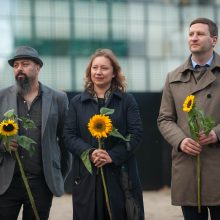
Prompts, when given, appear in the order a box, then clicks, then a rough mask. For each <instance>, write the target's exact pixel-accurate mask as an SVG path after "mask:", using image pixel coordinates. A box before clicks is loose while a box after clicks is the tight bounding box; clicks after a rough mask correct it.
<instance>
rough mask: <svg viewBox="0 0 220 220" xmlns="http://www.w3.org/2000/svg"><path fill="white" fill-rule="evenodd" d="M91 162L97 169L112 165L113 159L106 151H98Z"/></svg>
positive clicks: (93, 154) (95, 151) (94, 153)
mask: <svg viewBox="0 0 220 220" xmlns="http://www.w3.org/2000/svg"><path fill="white" fill-rule="evenodd" d="M91 161H92V162H93V163H94V165H95V166H96V167H102V166H104V165H105V164H108V163H112V159H111V157H110V156H109V154H108V153H107V151H106V150H103V149H96V150H94V151H93V152H92V154H91Z"/></svg>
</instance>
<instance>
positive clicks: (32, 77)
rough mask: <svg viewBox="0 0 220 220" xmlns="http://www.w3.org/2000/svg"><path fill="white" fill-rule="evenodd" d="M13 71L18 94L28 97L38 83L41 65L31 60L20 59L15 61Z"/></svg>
mask: <svg viewBox="0 0 220 220" xmlns="http://www.w3.org/2000/svg"><path fill="white" fill-rule="evenodd" d="M13 69H14V74H15V80H16V83H17V88H18V92H19V93H21V94H22V95H26V94H27V93H28V92H30V91H31V88H32V86H34V85H35V83H37V82H38V74H39V70H40V65H39V64H36V63H35V62H33V61H32V60H29V59H18V60H15V62H14V65H13Z"/></svg>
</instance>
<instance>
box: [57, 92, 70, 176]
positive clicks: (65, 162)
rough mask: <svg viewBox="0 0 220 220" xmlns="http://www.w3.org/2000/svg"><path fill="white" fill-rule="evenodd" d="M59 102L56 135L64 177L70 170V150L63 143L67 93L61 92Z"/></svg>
mask: <svg viewBox="0 0 220 220" xmlns="http://www.w3.org/2000/svg"><path fill="white" fill-rule="evenodd" d="M59 102H60V105H59V107H60V111H59V123H58V132H57V137H58V143H59V146H60V151H61V170H62V175H63V177H64V179H65V178H66V177H67V175H68V173H69V172H70V169H71V166H72V155H71V154H70V152H69V151H68V150H67V149H66V147H65V145H64V135H63V128H64V121H65V116H66V114H67V110H68V98H67V95H66V94H63V96H62V97H61V98H60V100H59Z"/></svg>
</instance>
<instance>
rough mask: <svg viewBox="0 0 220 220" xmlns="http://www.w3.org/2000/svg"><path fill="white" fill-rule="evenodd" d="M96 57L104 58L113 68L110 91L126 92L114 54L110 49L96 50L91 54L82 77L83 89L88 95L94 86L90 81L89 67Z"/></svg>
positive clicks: (123, 79) (124, 81)
mask: <svg viewBox="0 0 220 220" xmlns="http://www.w3.org/2000/svg"><path fill="white" fill-rule="evenodd" d="M96 57H106V58H107V59H109V60H110V62H111V64H112V67H113V72H114V75H115V77H114V78H113V79H112V82H111V89H112V90H116V89H118V90H121V91H123V92H125V90H126V80H125V76H124V75H123V73H122V70H121V66H120V65H119V62H118V60H117V58H116V56H115V54H114V53H113V52H112V51H111V50H110V49H97V50H96V51H95V53H94V54H92V56H91V58H90V61H89V63H88V65H87V68H86V72H85V77H84V88H85V90H87V91H88V92H90V93H92V94H93V93H94V85H93V82H92V81H91V67H92V63H93V60H94V59H95V58H96Z"/></svg>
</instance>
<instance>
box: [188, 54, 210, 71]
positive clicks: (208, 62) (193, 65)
mask: <svg viewBox="0 0 220 220" xmlns="http://www.w3.org/2000/svg"><path fill="white" fill-rule="evenodd" d="M213 58H214V54H212V56H211V57H210V58H209V60H208V61H207V62H206V64H207V65H209V66H211V63H212V60H213ZM191 62H192V67H193V69H195V66H196V65H198V63H196V62H195V61H194V60H193V59H192V56H191ZM206 64H205V65H206ZM205 65H203V66H205Z"/></svg>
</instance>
